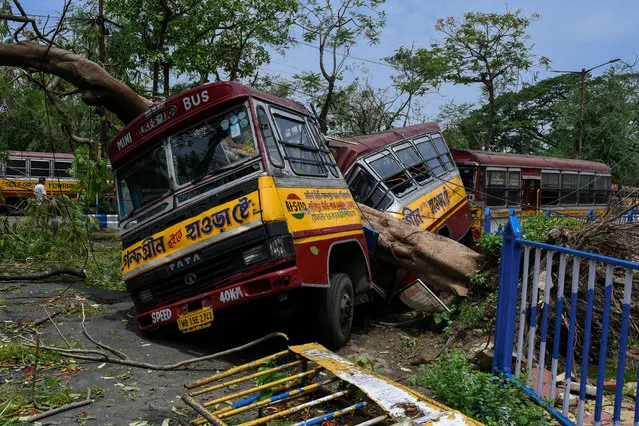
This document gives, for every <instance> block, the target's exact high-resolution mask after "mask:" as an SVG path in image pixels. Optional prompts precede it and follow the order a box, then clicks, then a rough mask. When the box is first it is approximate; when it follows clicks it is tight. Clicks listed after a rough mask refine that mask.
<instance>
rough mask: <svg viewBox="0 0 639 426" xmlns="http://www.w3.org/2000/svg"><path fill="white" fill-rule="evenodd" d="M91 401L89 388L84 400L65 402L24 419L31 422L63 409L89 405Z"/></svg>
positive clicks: (60, 411) (67, 409)
mask: <svg viewBox="0 0 639 426" xmlns="http://www.w3.org/2000/svg"><path fill="white" fill-rule="evenodd" d="M91 403H93V400H92V399H91V389H89V390H88V392H87V398H86V399H85V400H83V401H78V402H72V403H71V404H66V405H63V406H61V407H58V408H54V409H52V410H49V411H45V412H44V413H40V414H36V415H35V416H31V417H29V418H27V419H26V420H25V422H27V423H33V422H36V421H38V420H41V419H44V418H47V417H50V416H53V415H54V414H58V413H62V412H65V411H69V410H73V409H74V408H78V407H84V406H85V405H89V404H91Z"/></svg>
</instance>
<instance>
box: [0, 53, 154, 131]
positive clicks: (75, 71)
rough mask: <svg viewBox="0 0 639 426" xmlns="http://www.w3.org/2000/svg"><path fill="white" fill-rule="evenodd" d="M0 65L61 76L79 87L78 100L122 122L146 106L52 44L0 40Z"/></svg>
mask: <svg viewBox="0 0 639 426" xmlns="http://www.w3.org/2000/svg"><path fill="white" fill-rule="evenodd" d="M0 66H9V67H20V68H24V69H29V70H36V71H43V72H46V73H49V74H53V75H57V76H59V77H62V78H63V79H64V80H66V81H68V82H69V83H71V84H73V85H74V86H76V87H77V88H78V89H80V92H81V93H82V100H83V101H84V102H86V103H87V104H88V105H91V106H100V105H103V106H104V107H106V108H107V109H108V110H109V111H112V112H113V113H114V114H116V115H117V116H118V117H119V118H120V119H121V120H122V121H123V122H125V123H128V122H130V121H131V120H133V119H134V118H135V117H137V116H138V115H140V114H141V113H143V112H144V111H146V110H147V109H148V108H149V106H150V103H149V102H148V101H147V100H146V99H144V98H142V97H140V96H139V95H137V94H136V93H135V91H134V90H133V89H131V88H130V87H128V86H127V85H125V84H124V83H122V82H121V81H119V80H117V79H115V78H113V77H112V76H111V75H109V73H107V72H106V71H105V70H104V69H103V68H102V67H100V66H99V65H98V64H96V63H95V62H92V61H90V60H88V59H86V58H84V57H82V56H80V55H76V54H75V53H72V52H69V51H67V50H64V49H60V48H58V47H55V46H51V47H49V46H45V45H41V44H37V43H31V42H24V41H23V42H20V43H0Z"/></svg>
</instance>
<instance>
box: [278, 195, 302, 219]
mask: <svg viewBox="0 0 639 426" xmlns="http://www.w3.org/2000/svg"><path fill="white" fill-rule="evenodd" d="M284 204H285V205H286V211H287V212H289V213H290V214H291V216H293V217H294V218H295V219H302V218H303V217H304V213H306V212H308V208H307V207H306V203H305V202H304V201H302V200H301V199H300V197H298V196H297V195H295V194H288V197H286V202H285V203H284Z"/></svg>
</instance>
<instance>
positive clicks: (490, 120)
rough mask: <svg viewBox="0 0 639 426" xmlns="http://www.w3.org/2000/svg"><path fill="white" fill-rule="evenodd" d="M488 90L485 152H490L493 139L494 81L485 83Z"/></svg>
mask: <svg viewBox="0 0 639 426" xmlns="http://www.w3.org/2000/svg"><path fill="white" fill-rule="evenodd" d="M486 88H487V89H488V133H487V134H486V146H484V150H485V151H490V150H491V149H492V146H493V138H494V137H495V83H494V80H489V81H487V82H486Z"/></svg>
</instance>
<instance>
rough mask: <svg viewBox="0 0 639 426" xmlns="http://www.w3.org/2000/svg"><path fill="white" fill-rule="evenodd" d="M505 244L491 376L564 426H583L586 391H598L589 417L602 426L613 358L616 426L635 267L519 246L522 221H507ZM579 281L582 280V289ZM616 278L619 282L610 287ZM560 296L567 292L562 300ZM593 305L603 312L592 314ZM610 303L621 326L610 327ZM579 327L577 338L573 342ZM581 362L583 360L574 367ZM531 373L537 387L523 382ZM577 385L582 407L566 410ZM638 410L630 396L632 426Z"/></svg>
mask: <svg viewBox="0 0 639 426" xmlns="http://www.w3.org/2000/svg"><path fill="white" fill-rule="evenodd" d="M503 236H504V242H503V248H502V257H501V270H500V277H499V293H498V301H497V321H496V327H495V358H494V365H493V371H494V373H495V374H502V375H504V376H505V377H507V378H508V379H510V380H513V381H516V382H518V383H520V384H521V385H522V386H523V389H524V391H525V392H526V393H527V394H528V395H529V396H530V397H531V398H533V399H534V400H535V401H537V402H538V403H540V404H541V405H542V406H544V407H545V408H546V409H547V410H548V411H549V412H550V413H551V414H552V415H553V416H554V417H555V418H556V419H557V420H558V421H559V422H560V423H561V424H563V425H574V424H575V423H576V424H577V425H582V424H586V423H585V422H584V419H585V418H586V413H585V403H586V390H587V387H586V385H587V384H591V385H595V386H596V396H595V408H594V413H590V414H592V415H594V420H593V422H592V423H593V424H595V425H599V424H600V422H601V419H602V408H603V396H604V392H603V391H604V378H605V373H606V368H607V366H608V367H609V366H610V363H611V362H612V363H614V358H616V363H617V372H616V385H615V390H614V408H613V413H612V420H613V424H614V425H619V424H620V416H621V410H622V397H623V388H624V386H623V385H624V370H625V369H626V351H627V345H628V329H629V324H630V300H631V295H632V281H633V276H634V273H635V271H636V270H639V264H637V263H633V262H628V261H624V260H620V259H614V258H610V257H605V256H599V255H596V254H593V253H587V252H582V251H577V250H571V249H567V248H563V247H558V246H552V245H548V244H542V243H538V242H534V241H527V240H524V239H523V238H522V232H521V228H520V225H519V221H518V219H517V218H516V217H514V216H511V217H510V218H509V220H508V223H507V225H506V228H505V230H504V234H503ZM544 258H545V262H544ZM522 260H523V264H522ZM543 263H545V268H543V267H542V264H543ZM531 271H532V273H531ZM604 271H605V272H604ZM615 273H616V274H615ZM586 274H587V275H586ZM544 275H545V278H544ZM582 275H583V277H584V278H586V277H587V279H585V280H583V281H582V280H581V279H580V277H581V276H582ZM615 277H622V278H618V279H616V280H613V279H614V278H615ZM530 278H532V281H531V279H530ZM540 281H541V282H540ZM613 282H614V283H613ZM616 286H619V287H621V286H623V292H621V289H620V288H619V291H618V292H617V295H616V296H614V293H613V287H616ZM565 291H568V292H569V296H567V298H566V299H564V293H565ZM551 293H553V296H552V299H551ZM621 294H623V295H621ZM619 299H621V300H619ZM595 301H596V302H597V303H596V306H598V307H601V309H595ZM612 303H617V304H620V305H621V315H620V316H621V318H615V317H613V318H612V319H613V320H614V321H612V322H611V305H612ZM553 305H554V306H553ZM578 305H579V306H580V307H581V309H578ZM584 312H585V314H584ZM578 313H579V315H578ZM613 315H614V313H613ZM595 320H596V321H595ZM593 324H594V326H593ZM612 324H618V326H615V327H617V328H616V329H615V330H614V331H615V336H617V335H618V336H619V338H618V339H616V340H615V341H614V342H612V341H610V342H609V336H611V335H612V334H610V328H611V327H613V325H612ZM577 327H580V330H581V332H580V333H579V337H580V338H579V341H578V342H577V341H576V333H575V330H576V329H577ZM591 346H593V348H594V351H591ZM615 350H616V351H615ZM615 352H616V353H615ZM579 355H581V359H580V360H579V359H576V358H579ZM548 358H549V359H548ZM591 358H596V361H594V362H593V364H596V367H597V368H596V372H594V373H592V377H588V376H589V374H588V373H589V371H593V369H594V367H595V366H594V365H591V363H590V362H589V360H590V359H591ZM548 361H549V362H548ZM547 367H550V390H549V395H548V394H547V395H543V394H542V388H543V385H544V383H543V377H544V374H543V373H544V371H546V369H547ZM532 368H536V369H537V379H536V380H531V379H529V378H526V373H529V372H530V371H531V370H532ZM561 372H563V374H565V378H564V380H563V383H562V384H560V385H559V384H558V380H557V377H558V374H561ZM573 372H575V373H576V374H573ZM522 374H523V375H522ZM522 377H523V379H522ZM577 383H578V384H579V388H578V391H579V394H578V395H579V401H578V406H577V408H576V409H573V408H571V407H570V404H569V400H570V398H569V396H570V388H571V384H572V387H573V389H575V388H576V384H577ZM560 394H563V404H561V406H557V408H555V400H556V399H557V398H558V396H560ZM637 402H638V395H637V393H635V398H634V403H635V408H634V425H639V423H638V422H639V404H638V403H637ZM571 415H572V416H571ZM571 417H572V418H573V419H576V422H573V421H572V420H571ZM588 423H590V422H589V421H588Z"/></svg>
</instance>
